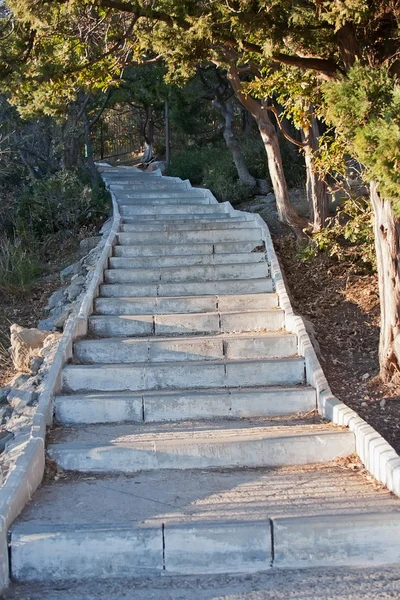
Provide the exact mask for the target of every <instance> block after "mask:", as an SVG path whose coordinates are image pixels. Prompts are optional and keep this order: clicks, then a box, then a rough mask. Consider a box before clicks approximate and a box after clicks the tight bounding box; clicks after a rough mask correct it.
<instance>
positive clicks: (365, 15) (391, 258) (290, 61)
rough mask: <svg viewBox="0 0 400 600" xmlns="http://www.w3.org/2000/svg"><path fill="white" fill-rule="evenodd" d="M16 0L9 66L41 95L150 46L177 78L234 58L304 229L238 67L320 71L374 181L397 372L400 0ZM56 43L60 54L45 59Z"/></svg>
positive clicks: (8, 71) (351, 144)
mask: <svg viewBox="0 0 400 600" xmlns="http://www.w3.org/2000/svg"><path fill="white" fill-rule="evenodd" d="M8 6H9V7H10V8H11V9H12V10H14V11H15V15H17V16H18V18H19V19H20V26H19V28H18V32H19V38H18V36H17V39H14V38H13V41H12V43H9V46H10V48H11V50H10V52H8V53H7V52H6V51H5V50H4V52H3V53H5V55H6V60H5V61H4V63H5V66H3V68H2V70H1V72H2V74H3V75H4V77H7V78H11V79H12V78H13V73H15V72H17V73H18V77H21V73H22V76H23V78H24V81H27V82H28V83H27V84H26V87H24V86H21V90H20V91H19V94H20V96H21V95H22V96H23V95H24V94H27V95H31V96H32V95H33V96H35V94H32V91H31V90H32V89H33V90H36V95H38V94H39V95H41V96H42V98H43V94H44V93H45V94H47V95H48V94H49V90H50V89H51V90H52V91H54V81H56V80H57V79H56V76H57V74H59V73H64V74H65V73H66V74H67V77H64V85H67V84H68V82H69V81H71V80H72V81H73V80H74V78H75V80H76V81H78V82H79V83H80V84H81V85H82V84H83V82H84V83H85V85H88V84H89V82H91V83H92V85H94V86H96V85H100V86H103V88H104V80H105V79H107V77H111V78H114V75H115V74H117V72H118V69H119V68H121V65H125V64H126V61H128V62H129V61H131V62H132V61H137V60H139V61H140V60H142V59H143V56H146V52H148V51H149V50H151V51H152V52H153V56H157V55H161V56H162V57H163V60H164V61H165V64H166V65H167V68H168V70H169V72H170V73H171V74H173V75H174V76H175V78H176V79H179V78H185V77H186V78H187V77H188V76H189V75H190V74H192V73H194V72H195V69H196V66H197V65H198V64H199V63H202V62H204V63H206V64H209V63H217V64H221V65H222V66H223V67H225V68H227V69H228V70H229V72H230V74H231V80H232V82H233V83H234V85H235V86H236V92H237V94H238V97H240V99H241V100H243V102H247V103H248V105H249V106H250V104H251V107H252V112H253V114H254V115H255V116H256V115H257V118H258V119H259V127H260V131H261V133H262V136H263V139H264V140H265V146H266V150H267V153H268V162H269V165H270V168H272V179H273V183H274V188H275V191H276V196H277V201H278V203H279V205H280V211H281V217H282V218H288V219H289V222H290V221H292V225H294V226H295V227H296V228H297V231H299V229H300V228H301V225H300V223H299V222H298V220H297V217H296V215H295V214H293V210H294V209H293V207H292V209H293V210H289V206H288V204H287V195H286V190H285V184H284V179H283V176H282V169H281V164H280V160H279V154H278V146H277V144H276V139H275V137H274V131H273V129H274V128H273V127H272V125H271V122H270V119H269V118H268V115H267V112H266V111H265V110H264V111H263V107H262V102H261V103H260V102H258V101H256V100H254V99H252V98H251V96H250V95H249V94H248V93H246V90H244V89H243V88H242V82H241V81H240V75H238V72H237V70H236V69H237V67H238V66H239V65H250V66H251V65H253V64H255V65H256V67H257V69H259V70H260V71H262V69H263V68H264V67H265V66H267V67H270V66H271V65H274V64H275V65H279V66H282V65H284V66H289V67H296V68H298V69H301V71H302V72H303V73H305V74H306V73H308V72H312V73H314V74H315V76H316V78H317V79H318V83H319V85H320V89H321V92H322V96H323V106H322V109H323V111H324V117H325V119H326V120H327V122H329V123H331V124H333V126H334V127H335V128H337V131H338V132H339V134H341V136H342V139H343V140H344V142H345V144H346V145H347V147H348V148H350V149H351V150H352V152H354V155H355V157H356V158H357V159H358V160H359V161H360V162H361V163H362V164H364V165H365V167H366V169H365V177H366V178H368V179H369V180H370V181H371V182H372V185H371V189H372V201H373V207H374V211H375V230H376V234H377V236H376V245H377V258H378V273H379V280H380V282H381V309H382V327H381V332H382V335H381V346H380V363H381V373H382V376H383V377H384V379H386V380H388V379H390V378H391V377H392V376H393V375H394V374H395V373H399V372H400V348H399V346H400V344H399V332H398V327H399V325H398V324H399V314H398V310H399V303H398V286H399V285H400V284H399V278H398V264H399V261H400V256H399V239H398V236H399V233H398V232H399V214H400V213H399V211H398V208H397V204H398V199H399V183H400V182H399V166H398V165H399V137H400V134H399V104H400V101H399V96H400V93H399V84H398V79H399V75H400V54H399V36H398V31H399V25H400V6H399V3H398V1H396V0H333V1H332V2H328V1H325V0H294V1H291V2H289V1H288V0H274V1H271V0H255V1H250V0H231V1H230V2H226V1H225V0H214V1H213V2H211V1H210V0H204V2H197V1H195V0H179V2H178V1H177V0H158V1H157V0H155V1H154V2H152V3H151V4H150V3H148V2H147V1H144V0H138V1H137V2H131V1H128V0H95V1H94V2H93V3H92V4H87V3H86V2H85V3H77V2H71V3H68V2H67V3H66V2H65V0H54V1H53V2H52V3H48V2H45V1H44V0H36V1H35V2H34V3H32V2H31V1H30V0H9V2H8ZM80 22H82V25H81V24H80ZM43 23H44V24H45V25H44V26H43ZM55 24H56V25H57V27H56V26H55ZM51 28H53V31H54V37H55V42H56V43H54V44H53V45H51V44H49V39H52V38H51V31H52V29H51ZM44 32H45V33H44ZM55 33H57V35H55ZM100 39H102V40H103V41H102V45H103V46H104V39H105V41H106V48H105V49H103V48H101V43H100V41H99V40H100ZM3 46H4V43H2V47H3ZM46 50H47V51H48V52H49V53H50V55H51V56H50V59H47V58H46V59H43V56H46ZM33 57H34V59H35V60H33ZM97 66H98V68H99V71H97V72H96V68H97ZM40 69H41V71H40ZM38 70H39V73H40V76H39V77H38ZM49 71H50V74H51V76H49ZM382 76H384V79H385V81H384V82H382V80H381V77H382ZM14 77H15V75H14ZM14 81H15V79H14ZM57 81H58V80H57ZM28 88H29V89H28ZM254 102H255V103H254ZM353 105H354V106H355V111H352V110H351V109H352V107H353ZM265 115H267V118H265ZM350 121H351V122H350ZM271 127H272V128H271ZM275 133H276V132H275ZM286 208H288V211H289V212H288V213H287V214H284V211H285V210H286ZM385 295H386V296H385ZM388 296H390V298H389V297H388Z"/></svg>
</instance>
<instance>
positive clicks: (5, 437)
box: [0, 431, 14, 454]
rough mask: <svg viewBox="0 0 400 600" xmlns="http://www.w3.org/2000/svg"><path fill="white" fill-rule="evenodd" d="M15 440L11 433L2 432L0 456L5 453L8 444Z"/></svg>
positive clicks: (0, 433) (0, 434) (0, 435)
mask: <svg viewBox="0 0 400 600" xmlns="http://www.w3.org/2000/svg"><path fill="white" fill-rule="evenodd" d="M13 439H14V434H13V433H12V432H11V431H1V432H0V454H1V453H2V452H4V450H5V448H6V445H7V443H8V442H11V440H13Z"/></svg>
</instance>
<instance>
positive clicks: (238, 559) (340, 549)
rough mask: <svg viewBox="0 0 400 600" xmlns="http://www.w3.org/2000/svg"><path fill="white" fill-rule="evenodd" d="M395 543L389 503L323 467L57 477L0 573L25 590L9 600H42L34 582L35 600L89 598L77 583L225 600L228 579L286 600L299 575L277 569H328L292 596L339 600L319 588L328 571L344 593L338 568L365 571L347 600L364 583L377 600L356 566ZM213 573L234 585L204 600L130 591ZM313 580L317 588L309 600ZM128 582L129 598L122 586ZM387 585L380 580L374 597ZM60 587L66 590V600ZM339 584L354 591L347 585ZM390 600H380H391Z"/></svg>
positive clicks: (398, 551) (390, 556)
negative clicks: (242, 578) (41, 586)
mask: <svg viewBox="0 0 400 600" xmlns="http://www.w3.org/2000/svg"><path fill="white" fill-rule="evenodd" d="M338 490H340V496H339V495H338V493H337V491H338ZM133 503H134V510H132V507H133ZM110 507H112V511H111V512H110ZM399 540H400V515H399V512H398V500H397V499H396V498H394V497H393V496H392V495H391V494H390V493H389V492H388V491H387V490H385V489H376V486H374V485H373V484H372V483H368V482H366V480H365V478H363V477H362V476H361V475H360V474H357V473H353V472H351V471H350V470H349V469H341V468H338V467H335V466H332V465H330V464H319V465H315V466H302V467H297V468H295V469H294V468H275V469H272V470H271V469H257V470H254V469H249V470H238V469H230V470H225V471H221V470H215V471H213V470H209V471H204V470H203V471H193V472H192V473H189V472H188V471H168V470H160V471H159V472H157V471H151V472H149V473H146V472H143V473H138V474H133V475H131V476H123V475H118V476H116V475H108V476H103V477H102V478H101V479H98V480H94V479H93V478H92V477H91V478H90V480H88V479H87V478H84V477H74V476H68V473H65V474H64V477H63V478H62V479H59V480H58V481H51V482H49V481H44V482H43V484H42V486H41V487H40V488H39V490H38V491H37V492H36V496H35V501H34V502H31V503H30V504H28V506H27V507H26V508H25V509H24V511H23V513H22V515H21V517H20V518H19V519H18V521H17V522H16V523H15V524H14V525H13V527H12V529H11V532H10V556H11V561H10V562H11V566H12V577H13V579H14V580H17V581H26V582H31V583H30V585H29V588H27V589H26V595H18V598H21V599H22V598H28V597H29V598H31V597H34V598H35V600H36V599H40V598H42V596H41V595H40V594H39V595H38V593H37V591H36V587H35V586H33V585H32V582H34V581H42V582H54V583H55V584H58V585H57V587H56V588H55V589H54V590H53V591H52V593H51V594H49V595H48V594H47V593H46V595H45V596H44V597H45V598H46V599H47V598H48V599H49V600H50V599H51V600H55V598H58V597H59V594H62V598H63V599H64V598H65V599H66V598H69V597H70V595H69V594H70V589H71V587H70V586H71V585H73V581H72V580H79V587H78V588H75V592H74V595H73V598H74V600H75V598H76V599H78V598H79V599H80V600H81V599H82V598H86V597H88V596H86V594H85V593H82V589H83V588H82V586H83V585H84V580H85V579H87V580H90V581H91V580H95V581H96V586H95V590H94V593H93V595H92V594H90V598H92V597H93V599H94V598H102V599H103V598H104V599H106V598H111V597H112V598H114V597H117V596H118V598H121V599H122V597H123V596H124V595H125V596H126V591H127V590H128V589H132V590H135V591H134V593H133V595H132V596H131V597H134V598H136V597H138V598H140V600H145V599H149V598H168V599H172V597H173V598H174V599H177V598H178V596H179V598H182V599H183V598H185V599H189V598H190V599H192V600H194V599H195V598H196V599H197V598H199V597H201V599H202V600H206V598H207V599H211V598H216V597H217V596H216V590H217V595H218V598H227V594H229V596H230V597H232V598H233V597H234V596H235V597H236V594H237V591H238V580H237V573H240V572H255V571H267V575H268V578H267V579H266V580H265V581H263V583H262V585H263V586H264V585H265V589H266V593H265V595H264V594H263V593H262V592H260V594H261V595H259V593H258V592H257V598H258V597H259V598H260V600H261V598H263V599H265V600H266V599H267V597H268V598H272V597H273V598H278V597H281V598H287V597H289V596H292V597H293V598H294V597H295V595H293V593H294V592H293V578H294V577H296V578H295V582H297V586H299V585H300V579H302V578H303V577H304V575H303V572H302V571H299V572H298V573H300V574H301V575H300V577H297V575H294V574H293V573H291V572H290V571H287V570H280V567H291V568H298V569H304V568H306V567H330V568H331V570H330V571H329V574H328V575H326V576H325V577H323V575H322V572H321V571H318V572H315V571H311V573H312V576H311V575H310V576H309V577H308V579H307V581H308V586H304V587H303V586H301V591H302V594H304V596H302V597H304V598H311V596H310V594H309V591H310V589H311V593H312V596H313V598H314V599H317V598H322V597H324V598H327V597H328V595H327V594H326V587H325V586H326V585H328V586H329V591H330V594H329V597H331V596H332V598H333V597H335V598H337V599H339V597H340V598H344V597H346V598H350V596H347V594H346V591H345V590H344V588H341V591H340V593H339V596H338V595H337V591H338V589H337V587H331V586H330V583H329V582H330V581H331V579H332V577H333V575H332V569H336V570H338V571H339V572H340V575H341V576H343V575H344V574H345V576H346V580H345V581H346V582H347V583H346V585H348V581H349V577H348V576H347V575H346V573H347V571H346V570H345V569H344V568H345V567H353V568H354V567H355V566H363V567H364V570H361V572H358V573H357V578H356V584H357V585H355V587H353V586H352V588H353V589H352V592H353V594H354V596H353V595H351V597H352V598H353V597H354V598H361V597H362V598H364V592H362V593H361V595H360V585H361V584H360V582H362V581H364V580H365V581H366V585H365V588H364V587H363V590H364V591H365V593H366V594H367V596H368V598H370V599H372V598H375V597H376V598H377V597H378V596H379V597H381V595H380V594H378V595H377V596H374V595H373V594H372V595H369V591H370V587H369V586H371V585H372V584H371V582H372V580H375V579H380V578H381V577H382V576H383V574H382V571H378V572H377V573H376V575H375V576H374V577H373V578H372V579H371V577H370V576H369V575H368V571H366V570H365V567H367V566H370V567H371V566H373V565H375V566H376V565H380V566H381V567H382V565H388V564H393V563H398V562H399V561H400V543H399ZM271 567H272V569H271ZM223 572H227V573H228V572H230V573H233V574H235V576H236V579H234V580H229V582H228V583H227V581H226V580H225V579H223V580H222V581H221V576H219V580H218V581H214V580H213V581H212V583H213V585H212V586H211V587H209V588H207V589H206V590H205V593H204V594H203V593H202V591H203V590H204V587H203V586H205V584H206V582H205V581H201V589H200V588H199V579H198V578H196V579H195V580H193V579H192V580H191V582H190V583H189V582H186V583H185V582H182V581H181V580H180V579H179V580H176V579H175V580H173V581H172V583H173V586H172V588H171V580H170V578H169V577H167V578H160V577H158V578H153V577H150V582H151V586H153V585H155V587H154V588H153V587H151V590H149V589H148V588H147V586H146V581H145V579H143V581H142V582H140V585H138V579H137V578H138V577H140V576H141V575H144V576H145V578H146V575H147V579H148V578H149V576H150V575H151V574H152V573H153V574H157V573H158V575H162V574H164V575H165V574H167V575H170V576H172V575H173V573H181V574H183V573H188V574H199V573H205V574H207V575H206V577H207V581H210V574H211V573H223ZM308 573H309V574H310V571H308ZM316 573H317V574H318V578H319V579H321V578H322V582H323V585H322V586H321V585H319V586H318V590H319V592H320V593H317V594H316V595H314V592H315V589H316V588H315V585H316ZM280 574H282V577H280ZM260 576H261V575H258V576H257V577H258V578H259V577H260ZM135 577H136V579H134V580H133V581H132V583H131V587H129V585H128V587H127V583H126V581H125V582H124V580H123V579H122V578H135ZM248 577H249V576H248V575H247V576H246V580H248ZM288 577H289V582H288V583H287V585H286V586H285V585H284V582H285V581H286V582H287V579H288ZM113 578H115V579H116V580H118V579H119V580H120V581H121V587H120V588H119V592H118V593H117V596H114V595H112V594H111V595H110V594H109V593H108V594H106V595H104V596H103V595H102V593H101V590H103V589H104V587H106V588H107V590H110V587H109V586H110V581H111V580H112V579H113ZM271 578H273V579H274V580H275V579H276V578H279V582H280V584H281V586H283V588H280V587H279V586H277V587H276V588H275V587H274V589H273V591H272V590H271V589H270V585H269V583H268V582H270V580H271ZM389 579H390V580H392V577H387V576H386V586H384V589H383V588H382V594H383V595H382V598H383V597H384V596H385V590H387V586H388V585H389V583H390V582H389ZM62 581H65V582H69V583H68V585H67V586H66V590H65V595H64V593H63V592H62V591H61V590H62V588H64V589H65V585H64V586H62V585H61V586H60V582H62ZM335 581H336V584H337V585H338V582H339V580H335ZM350 581H351V582H352V583H353V584H354V579H352V578H350ZM155 582H156V583H155ZM162 582H164V584H163V583H162ZM124 584H125V585H124ZM215 585H217V588H215V587H214V586H215ZM259 585H260V580H259V579H257V580H255V581H250V586H247V587H246V589H244V588H242V587H240V589H243V594H242V593H241V594H240V598H249V599H250V597H251V598H253V597H254V598H255V596H254V593H255V592H254V590H255V589H257V590H260V589H264V588H260V587H259ZM317 585H318V584H317ZM143 586H144V589H142V588H143ZM161 586H162V587H161ZM166 586H167V587H166ZM228 588H229V590H228ZM267 588H268V589H267ZM78 589H79V591H78ZM282 589H283V591H284V594H283V595H282V594H281V591H282ZM296 589H297V588H296ZM374 589H375V587H374ZM390 589H391V590H393V589H394V588H392V587H390ZM177 590H178V592H177ZM395 590H396V591H397V590H398V588H397V587H395ZM140 591H143V594H140ZM271 591H272V595H271ZM396 591H394V592H393V593H392V595H391V593H389V596H390V597H392V598H395V597H397V596H396ZM176 594H178V595H176ZM199 594H201V596H199ZM128 597H130V596H129V594H128ZM237 598H239V595H238V596H237Z"/></svg>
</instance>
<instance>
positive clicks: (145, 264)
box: [108, 252, 265, 269]
mask: <svg viewBox="0 0 400 600" xmlns="http://www.w3.org/2000/svg"><path fill="white" fill-rule="evenodd" d="M259 262H265V254H264V253H263V252H240V253H239V254H189V255H183V256H178V255H175V256H174V255H173V256H136V257H132V258H126V257H121V256H112V257H110V258H109V261H108V266H109V268H110V269H134V268H137V269H158V268H161V267H163V268H164V267H179V266H188V265H193V266H198V265H207V266H211V265H221V264H228V265H229V264H245V263H246V264H254V263H259Z"/></svg>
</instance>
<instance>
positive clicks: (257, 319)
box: [88, 308, 285, 337]
mask: <svg viewBox="0 0 400 600" xmlns="http://www.w3.org/2000/svg"><path fill="white" fill-rule="evenodd" d="M284 324H285V313H284V311H283V310H281V309H277V308H275V309H270V310H260V311H247V312H243V311H240V312H229V313H224V312H202V313H189V314H186V313H182V314H153V315H118V316H108V315H107V316H97V315H96V316H92V317H89V323H88V325H89V332H90V333H91V334H93V335H96V336H99V337H115V336H123V337H132V336H133V337H134V336H143V335H155V336H159V335H172V336H176V335H190V334H196V333H199V334H216V333H232V332H245V331H278V330H279V329H283V327H284Z"/></svg>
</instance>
